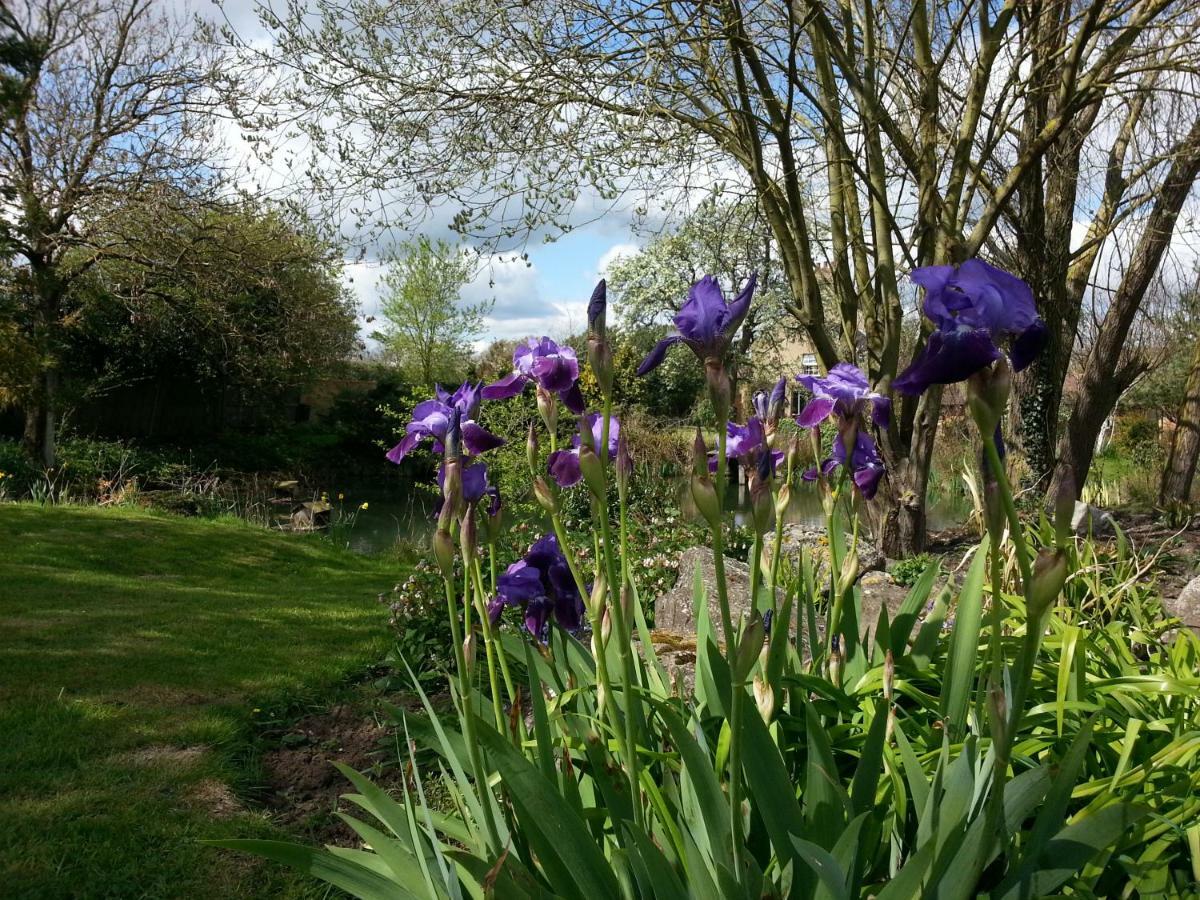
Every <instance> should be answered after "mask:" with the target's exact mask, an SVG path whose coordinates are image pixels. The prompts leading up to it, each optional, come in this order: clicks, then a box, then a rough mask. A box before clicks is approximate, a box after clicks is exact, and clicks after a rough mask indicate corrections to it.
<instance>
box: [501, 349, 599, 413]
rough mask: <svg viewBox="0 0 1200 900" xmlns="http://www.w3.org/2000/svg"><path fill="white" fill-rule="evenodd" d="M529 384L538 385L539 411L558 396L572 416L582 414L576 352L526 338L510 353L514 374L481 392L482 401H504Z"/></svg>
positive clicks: (582, 404) (581, 396)
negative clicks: (511, 354)
mask: <svg viewBox="0 0 1200 900" xmlns="http://www.w3.org/2000/svg"><path fill="white" fill-rule="evenodd" d="M528 384H535V385H537V390H538V408H539V409H542V410H543V416H545V414H546V413H545V410H544V409H543V407H545V405H546V403H547V402H552V398H553V396H557V397H558V398H559V399H560V400H562V402H563V405H564V406H566V408H567V409H569V410H570V411H571V412H573V413H575V415H579V414H581V413H582V412H583V410H584V402H583V394H582V393H581V392H580V390H579V359H578V358H577V357H576V355H575V351H574V350H572V349H571V348H570V347H567V346H565V345H564V346H559V345H558V344H557V343H556V342H554V341H553V340H551V339H550V338H548V337H544V336H543V337H540V338H529V339H528V340H527V341H525V343H524V344H521V345H520V346H518V347H517V349H516V350H514V351H513V371H512V374H510V375H506V376H505V377H503V378H501V379H500V380H499V381H496V382H493V383H492V384H489V385H488V386H487V387H485V388H484V389H483V399H485V400H506V399H508V398H509V397H515V396H517V394H519V393H521V392H522V391H523V390H525V386H526V385H528Z"/></svg>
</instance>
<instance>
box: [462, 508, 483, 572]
mask: <svg viewBox="0 0 1200 900" xmlns="http://www.w3.org/2000/svg"><path fill="white" fill-rule="evenodd" d="M458 539H459V541H461V542H462V552H463V559H464V560H472V559H474V558H475V548H476V547H478V546H479V529H478V527H477V526H476V524H475V507H474V506H471V507H469V508H468V509H467V511H466V513H464V515H463V518H462V528H461V530H460V531H459V534H458Z"/></svg>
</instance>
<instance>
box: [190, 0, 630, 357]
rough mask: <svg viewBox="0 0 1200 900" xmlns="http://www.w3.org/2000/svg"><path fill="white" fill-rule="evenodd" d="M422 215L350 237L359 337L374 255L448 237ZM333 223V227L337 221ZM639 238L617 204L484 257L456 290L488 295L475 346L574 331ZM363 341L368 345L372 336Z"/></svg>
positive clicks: (280, 184) (208, 8)
mask: <svg viewBox="0 0 1200 900" xmlns="http://www.w3.org/2000/svg"><path fill="white" fill-rule="evenodd" d="M167 4H168V6H170V7H173V8H174V10H175V11H176V12H177V13H179V14H182V15H185V16H190V15H192V14H198V15H200V16H201V17H203V18H206V19H209V20H210V21H214V22H218V23H225V22H228V24H229V25H231V26H232V27H233V28H234V29H235V30H236V31H237V33H238V34H239V35H240V36H241V37H242V38H244V39H248V40H252V41H262V40H269V36H268V34H267V32H265V31H264V30H263V29H262V28H261V26H260V25H259V23H258V18H257V14H256V13H255V5H256V4H255V0H224V2H223V3H222V4H221V5H220V6H218V5H217V3H216V2H214V0H167ZM225 140H226V143H227V145H228V147H229V149H230V151H231V152H232V154H233V159H234V160H235V165H237V167H238V168H239V169H240V170H241V171H242V173H243V176H244V178H245V179H246V180H247V181H248V182H252V183H255V184H261V185H264V186H266V187H267V189H268V190H269V191H275V190H278V191H280V192H281V193H288V192H289V191H290V190H293V189H294V188H295V186H296V185H295V184H294V182H293V180H292V178H291V176H289V175H287V174H286V173H284V172H279V171H271V170H270V169H269V167H264V165H263V164H262V163H261V162H260V161H259V160H257V159H255V158H254V156H253V153H252V152H251V151H250V149H249V148H248V146H247V145H245V144H244V143H242V142H241V140H240V136H239V135H238V134H237V133H236V132H233V131H230V132H228V133H227V134H226V137H225ZM582 205H583V207H585V208H583V209H581V210H580V216H579V219H580V220H586V219H589V218H592V216H593V215H594V210H589V209H587V208H586V207H587V206H588V204H587V201H586V199H585V200H583V201H582ZM429 219H430V221H429V222H428V224H427V227H426V228H424V229H421V230H419V231H412V232H405V231H402V230H399V229H398V228H393V229H392V230H391V231H390V232H389V233H388V235H387V239H386V240H385V239H381V238H377V237H375V236H372V235H352V236H351V237H352V241H353V240H358V239H362V241H363V242H364V243H366V244H367V245H368V246H369V247H370V248H372V252H370V253H368V256H367V258H366V259H365V260H362V261H357V260H356V261H349V262H347V264H346V269H345V279H346V282H347V284H348V285H349V286H350V287H351V288H352V290H353V291H354V293H355V295H356V296H357V298H358V301H359V305H360V322H361V333H362V335H363V337H364V338H366V337H367V336H368V335H369V334H370V333H371V332H372V331H373V330H376V329H378V328H379V327H380V322H379V321H378V320H376V321H374V322H370V321H368V319H370V318H371V317H373V316H376V315H377V313H378V311H379V302H380V296H379V282H380V276H381V274H382V270H381V267H380V265H379V263H378V261H377V254H378V253H379V252H386V251H387V250H388V248H389V247H390V246H392V245H394V244H396V243H399V242H401V241H404V240H406V239H411V238H413V237H415V236H416V235H417V234H419V233H427V234H429V236H430V237H436V238H443V239H447V240H451V241H453V240H455V237H454V235H452V234H450V233H449V232H448V230H447V229H445V228H444V227H441V225H440V222H444V221H445V219H446V214H445V211H435V212H433V213H432V214H431V215H430V216H429ZM332 224H334V226H335V228H336V226H337V225H338V224H340V223H332ZM339 230H340V229H339ZM640 243H641V241H640V240H639V238H638V237H637V236H635V235H634V233H633V229H632V226H631V217H630V215H628V214H627V213H626V212H625V211H622V210H617V211H615V212H613V213H612V214H610V215H607V216H605V217H603V218H601V219H599V220H597V221H590V222H588V223H587V224H580V225H579V226H577V227H576V229H575V230H573V231H572V232H570V233H569V234H567V235H565V236H564V237H562V238H560V239H558V240H556V241H553V242H551V243H546V242H544V241H542V240H541V239H540V238H537V239H535V240H533V241H531V242H530V244H529V245H528V246H527V247H526V252H527V253H528V260H527V261H528V263H529V265H526V262H525V261H521V260H517V261H515V262H512V261H508V260H507V259H505V260H498V259H494V258H493V259H491V260H490V261H489V260H487V259H485V260H484V261H483V263H482V264H481V266H480V268H479V270H478V271H477V273H476V275H475V278H474V279H473V280H472V282H471V283H470V284H469V285H467V287H466V288H465V289H464V290H463V294H462V297H463V300H464V302H469V303H477V302H480V301H483V300H492V301H494V306H493V310H492V313H491V315H490V316H489V317H488V318H487V319H486V320H485V323H484V325H485V333H484V334H483V335H482V336H481V338H480V340H479V341H477V342H476V345H477V347H478V346H482V345H484V344H486V343H488V342H490V341H491V340H494V339H497V338H519V337H524V336H527V335H542V334H549V335H551V336H553V337H562V336H564V335H566V334H568V333H570V332H572V331H575V330H578V329H579V328H581V327H582V326H583V323H584V313H585V310H586V307H587V300H588V297H589V296H590V295H591V292H592V288H593V287H594V286H595V284H596V281H597V279H599V278H600V277H601V274H602V270H603V268H604V267H605V266H606V265H607V263H609V262H610V261H611V260H612V259H613V258H614V257H615V256H616V255H618V254H621V253H626V254H627V253H630V252H634V250H635V248H636V247H637V245H638V244H640ZM510 256H511V254H510ZM368 343H369V345H370V346H372V347H373V346H374V345H373V343H372V342H368Z"/></svg>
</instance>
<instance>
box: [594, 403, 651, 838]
mask: <svg viewBox="0 0 1200 900" xmlns="http://www.w3.org/2000/svg"><path fill="white" fill-rule="evenodd" d="M611 422H612V397H611V396H607V395H606V396H605V398H604V416H603V425H602V426H601V435H600V446H599V447H598V448H597V449H598V450H599V451H600V452H602V453H603V454H604V455H603V457H601V458H602V459H603V461H604V465H603V466H602V467H601V474H602V475H603V477H604V493H603V497H601V498H600V502H599V503H598V504H597V505H598V506H599V514H600V532H601V535H602V537H603V538H604V565H605V568H606V571H607V573H608V574H607V577H608V594H609V603H610V605H611V608H612V614H613V626H614V630H615V632H616V635H617V657H618V659H620V661H621V696H622V698H623V699H624V701H625V723H624V728H623V729H622V731H623V733H624V736H625V746H624V747H623V748H622V750H623V751H624V753H625V766H626V771H627V773H628V775H629V793H630V798H631V800H632V802H633V817H634V821H635V822H636V823H638V824H639V825H640V824H641V821H642V802H641V790H640V784H639V777H638V755H637V754H638V751H637V747H638V744H637V741H638V736H639V734H640V732H641V728H640V725H641V708H640V707H639V706H637V705H636V704H635V702H634V696H633V692H634V687H635V685H636V684H637V679H636V678H635V677H634V673H633V658H632V656H631V655H630V652H629V650H630V648H629V643H630V641H631V640H632V635H631V634H630V629H629V623H628V622H627V621H626V619H625V607H624V604H622V602H621V595H622V594H623V593H624V591H623V588H624V586H625V582H624V580H623V579H621V578H618V574H619V572H618V568H617V560H616V558H615V557H614V555H613V553H614V549H615V548H614V547H613V540H612V525H611V524H610V522H609V510H608V476H607V474H606V473H607V471H608V468H607V467H608V465H610V464H612V465H615V463H616V460H615V459H609V452H608V451H609V447H608V435H609V426H610V424H611ZM618 493H619V492H618ZM622 549H624V545H623V544H622ZM605 649H606V648H603V647H602V648H601V652H602V653H603V652H605Z"/></svg>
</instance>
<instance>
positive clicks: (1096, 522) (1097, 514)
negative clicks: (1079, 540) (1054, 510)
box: [1071, 500, 1113, 535]
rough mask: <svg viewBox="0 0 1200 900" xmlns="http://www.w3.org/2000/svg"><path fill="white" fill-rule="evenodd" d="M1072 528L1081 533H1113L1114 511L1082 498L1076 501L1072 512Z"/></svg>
mask: <svg viewBox="0 0 1200 900" xmlns="http://www.w3.org/2000/svg"><path fill="white" fill-rule="evenodd" d="M1071 529H1072V530H1073V531H1074V532H1075V533H1076V534H1079V535H1085V534H1112V531H1113V517H1112V513H1110V512H1108V511H1107V510H1103V509H1101V508H1100V507H1098V506H1092V505H1091V504H1090V503H1084V502H1083V501H1082V500H1076V501H1075V511H1074V512H1073V513H1072V514H1071Z"/></svg>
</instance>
